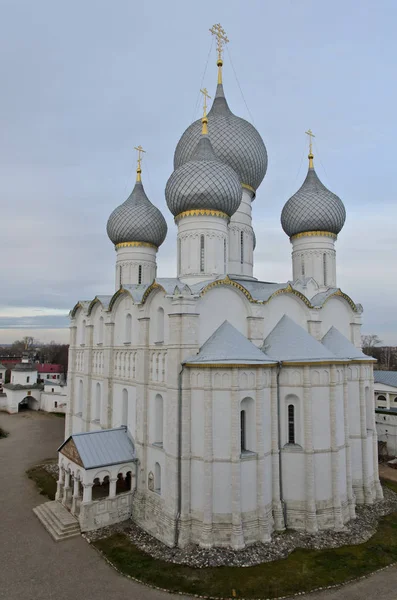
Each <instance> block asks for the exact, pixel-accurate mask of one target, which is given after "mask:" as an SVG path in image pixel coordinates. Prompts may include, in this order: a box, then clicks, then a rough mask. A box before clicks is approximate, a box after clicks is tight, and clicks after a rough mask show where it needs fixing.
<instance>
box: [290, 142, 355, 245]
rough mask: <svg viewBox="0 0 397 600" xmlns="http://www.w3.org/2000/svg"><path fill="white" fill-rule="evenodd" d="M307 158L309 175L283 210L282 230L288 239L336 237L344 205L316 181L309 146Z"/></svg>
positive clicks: (339, 229)
mask: <svg viewBox="0 0 397 600" xmlns="http://www.w3.org/2000/svg"><path fill="white" fill-rule="evenodd" d="M308 158H309V171H308V173H307V176H306V179H305V181H304V182H303V184H302V186H301V188H300V189H299V190H298V191H297V192H296V194H294V195H293V196H292V197H291V198H290V199H289V200H288V202H287V203H286V204H285V205H284V208H283V210H282V213H281V225H282V228H283V229H284V231H285V233H286V234H287V235H288V236H289V237H292V236H294V235H296V234H298V233H305V232H308V231H318V232H328V233H333V234H335V235H337V234H338V233H339V232H340V231H341V229H342V227H343V225H344V223H345V220H346V210H345V207H344V204H343V202H342V200H341V199H340V198H339V197H338V196H337V195H336V194H333V193H332V192H330V191H329V190H328V189H327V188H326V187H325V185H323V184H322V183H321V181H320V179H319V178H318V176H317V173H316V171H315V170H314V166H313V154H312V149H311V144H310V152H309V157H308Z"/></svg>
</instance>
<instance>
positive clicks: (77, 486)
mask: <svg viewBox="0 0 397 600" xmlns="http://www.w3.org/2000/svg"><path fill="white" fill-rule="evenodd" d="M79 498H80V480H79V479H77V477H75V478H74V481H73V498H72V510H71V512H72V514H73V515H75V514H76V512H77V509H78V499H79Z"/></svg>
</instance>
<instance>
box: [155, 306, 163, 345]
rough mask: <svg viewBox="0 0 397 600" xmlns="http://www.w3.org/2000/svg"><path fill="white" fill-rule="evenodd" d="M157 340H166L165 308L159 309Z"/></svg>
mask: <svg viewBox="0 0 397 600" xmlns="http://www.w3.org/2000/svg"><path fill="white" fill-rule="evenodd" d="M156 341H157V342H164V308H161V306H160V307H159V308H158V309H157V340H156Z"/></svg>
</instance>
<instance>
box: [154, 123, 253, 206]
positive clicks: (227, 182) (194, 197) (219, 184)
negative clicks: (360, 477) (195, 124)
mask: <svg viewBox="0 0 397 600" xmlns="http://www.w3.org/2000/svg"><path fill="white" fill-rule="evenodd" d="M165 198H166V201H167V205H168V208H169V209H170V211H171V212H172V214H173V215H174V216H177V215H179V214H181V213H184V212H186V211H190V210H210V211H218V212H221V213H225V214H226V215H227V216H229V217H231V216H232V215H233V214H234V213H235V212H236V210H237V209H238V207H239V206H240V203H241V198H242V188H241V183H240V179H239V176H238V175H237V173H236V172H235V171H234V170H233V169H232V168H231V167H230V166H229V165H227V164H225V163H223V162H222V161H221V160H220V159H219V158H218V157H217V156H216V154H215V152H214V149H213V147H212V144H211V142H210V139H209V136H208V132H207V118H206V116H204V118H203V119H202V133H201V135H199V136H198V139H197V141H196V143H195V147H194V149H193V152H192V153H191V154H190V157H189V160H188V162H185V163H184V164H182V165H181V166H179V168H177V169H176V170H175V171H174V172H173V173H172V175H171V177H170V178H169V179H168V181H167V185H166V188H165Z"/></svg>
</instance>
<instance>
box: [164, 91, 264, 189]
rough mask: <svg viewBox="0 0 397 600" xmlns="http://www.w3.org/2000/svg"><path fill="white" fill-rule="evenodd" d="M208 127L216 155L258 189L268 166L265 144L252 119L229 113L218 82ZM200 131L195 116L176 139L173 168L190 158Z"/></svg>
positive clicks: (246, 183) (198, 121)
mask: <svg viewBox="0 0 397 600" xmlns="http://www.w3.org/2000/svg"><path fill="white" fill-rule="evenodd" d="M208 131H209V137H210V140H211V144H212V146H213V149H214V152H215V154H216V156H218V158H220V160H221V161H222V162H224V163H226V164H228V165H229V166H230V167H232V169H233V170H234V171H236V173H237V174H238V176H239V177H240V181H241V183H242V184H245V185H248V186H250V187H251V188H253V189H254V190H257V189H258V187H259V186H260V184H261V182H262V180H263V178H264V176H265V174H266V170H267V152H266V147H265V144H264V143H263V140H262V138H261V136H260V135H259V133H258V132H257V130H256V129H255V127H254V126H253V125H251V123H248V121H245V119H241V118H240V117H236V115H234V114H233V113H232V111H231V110H230V108H229V106H228V104H227V101H226V98H225V94H224V91H223V86H222V84H221V83H219V84H218V87H217V90H216V96H215V99H214V103H213V105H212V108H211V110H210V112H209V113H208ZM200 133H201V120H200V119H198V120H197V121H195V122H194V123H192V124H191V125H190V127H188V128H187V129H186V131H185V133H184V134H183V135H182V137H181V139H180V140H179V142H178V145H177V147H176V150H175V155H174V169H177V168H178V167H180V166H181V165H183V164H185V163H186V162H187V161H189V160H191V157H192V154H193V152H194V150H195V148H196V145H197V142H198V140H199V138H200Z"/></svg>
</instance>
